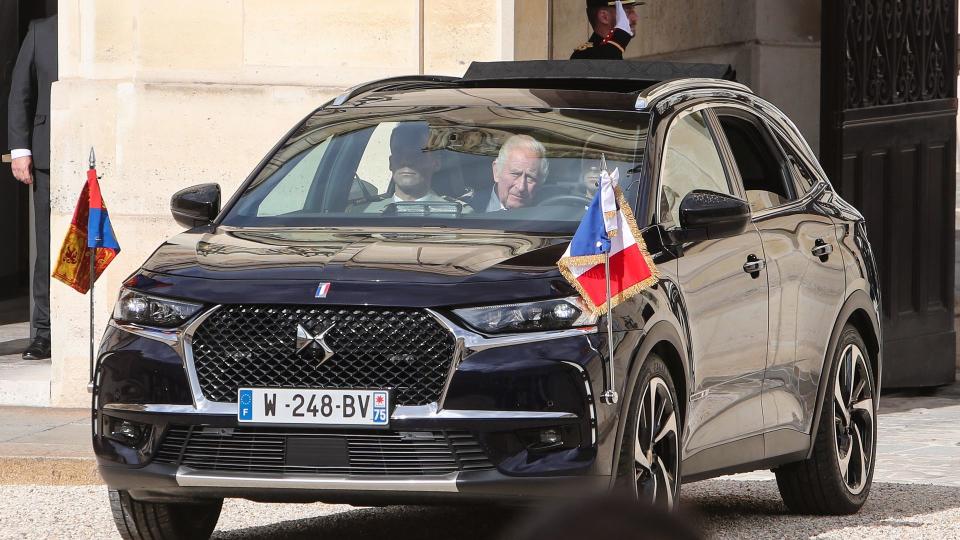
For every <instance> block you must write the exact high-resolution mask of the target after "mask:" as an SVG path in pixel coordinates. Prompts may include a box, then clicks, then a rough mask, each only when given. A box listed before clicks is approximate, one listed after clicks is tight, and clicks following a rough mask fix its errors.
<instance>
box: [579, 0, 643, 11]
mask: <svg viewBox="0 0 960 540" xmlns="http://www.w3.org/2000/svg"><path fill="white" fill-rule="evenodd" d="M620 1H621V2H623V5H625V6H642V5H644V4H646V2H637V0H620ZM615 5H617V2H616V0H587V9H589V8H600V7H613V6H615Z"/></svg>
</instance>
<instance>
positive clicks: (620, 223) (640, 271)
mask: <svg viewBox="0 0 960 540" xmlns="http://www.w3.org/2000/svg"><path fill="white" fill-rule="evenodd" d="M619 177H620V171H619V169H614V171H613V173H609V172H608V171H607V170H606V166H604V167H603V171H602V172H601V175H600V189H599V190H597V194H596V195H595V196H594V198H593V201H592V202H591V203H590V206H589V207H588V208H587V213H586V214H584V216H583V220H582V221H581V222H580V226H579V227H578V228H577V232H576V234H575V235H574V237H573V240H572V241H571V242H570V246H569V247H568V248H567V251H566V253H564V255H563V257H562V258H561V259H560V262H559V263H557V264H558V266H559V267H560V272H561V273H562V274H563V276H564V277H565V278H566V279H567V281H569V282H570V284H571V285H573V286H574V287H575V288H576V289H577V291H578V292H579V293H580V296H582V297H583V299H584V300H585V301H586V303H587V306H588V307H589V308H590V309H591V310H593V312H594V313H596V314H600V315H602V314H604V313H606V312H607V310H608V309H613V307H616V306H617V305H618V304H620V303H622V302H625V301H627V300H628V299H630V298H631V297H632V296H634V295H636V294H637V293H639V292H640V291H642V290H643V289H646V288H647V287H649V286H651V285H653V284H654V283H656V282H657V279H658V278H659V275H658V273H657V269H656V267H655V266H654V264H653V260H652V259H651V258H650V254H649V253H647V246H646V245H645V244H644V242H643V238H642V237H641V236H640V231H639V229H638V228H637V222H636V220H635V219H634V217H633V211H632V210H631V209H630V204H629V203H627V201H626V198H625V197H624V196H623V192H622V191H621V190H620V186H619V185H618V181H619ZM608 261H609V279H610V282H609V285H608V283H607V275H608V272H607V270H608V268H607V264H608ZM607 291H609V296H608V293H607Z"/></svg>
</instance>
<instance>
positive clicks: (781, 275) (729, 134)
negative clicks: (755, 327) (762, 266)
mask: <svg viewBox="0 0 960 540" xmlns="http://www.w3.org/2000/svg"><path fill="white" fill-rule="evenodd" d="M716 113H717V120H718V122H719V124H720V126H721V130H722V131H723V133H724V138H725V139H726V142H727V144H728V151H729V152H730V154H731V155H732V158H733V159H732V161H733V162H734V163H735V165H736V171H734V172H735V174H736V175H737V176H738V177H739V179H740V181H741V182H742V185H743V188H744V190H745V193H746V195H747V200H748V202H749V203H750V206H751V210H752V211H753V216H754V217H753V221H754V224H755V225H756V227H757V229H758V230H759V232H760V236H761V239H762V241H763V251H764V253H765V256H766V262H767V272H768V279H769V287H770V308H769V327H770V343H769V348H768V353H767V370H766V375H765V379H764V383H763V385H764V396H763V406H764V427H765V428H766V429H767V430H773V429H777V428H789V429H792V430H796V431H800V432H806V431H807V430H808V429H809V427H810V426H809V423H810V420H811V413H812V412H813V409H814V404H815V400H816V394H817V383H818V381H819V378H820V371H821V368H822V366H823V363H824V356H825V354H826V348H827V342H828V341H829V338H830V333H831V331H832V328H833V324H834V322H835V320H836V317H837V314H838V312H839V309H840V306H841V305H842V303H843V294H844V290H845V276H844V267H843V260H842V257H841V254H840V250H839V249H838V247H839V243H838V236H837V229H836V227H835V225H834V222H833V220H832V219H831V217H830V216H829V215H827V214H826V213H825V211H824V209H823V207H822V206H821V205H820V204H819V196H821V192H822V191H823V190H822V188H823V186H822V185H819V184H817V182H816V181H815V180H814V178H815V177H814V176H813V175H812V174H810V172H809V169H808V168H807V166H806V165H805V164H804V163H803V160H802V159H801V158H800V155H801V154H800V152H798V151H797V150H796V149H795V148H794V146H793V144H792V142H791V141H790V139H789V138H788V137H786V136H785V135H784V134H782V133H779V132H778V131H777V130H776V129H775V128H773V127H772V126H771V125H770V124H768V123H767V122H766V120H764V119H763V118H762V117H759V116H757V115H755V114H754V113H753V112H751V111H748V110H745V109H741V108H733V107H731V108H726V109H718V110H717V111H716ZM828 195H829V194H828ZM787 439H789V437H788V438H787ZM768 446H771V447H770V448H767V454H768V455H769V454H777V453H779V449H778V448H776V447H775V446H776V445H770V444H768ZM785 450H789V449H785Z"/></svg>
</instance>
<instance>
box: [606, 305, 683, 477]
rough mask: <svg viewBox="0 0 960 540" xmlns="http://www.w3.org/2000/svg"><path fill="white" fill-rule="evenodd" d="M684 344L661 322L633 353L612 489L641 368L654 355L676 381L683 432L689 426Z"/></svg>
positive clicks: (622, 400)
mask: <svg viewBox="0 0 960 540" xmlns="http://www.w3.org/2000/svg"><path fill="white" fill-rule="evenodd" d="M682 343H683V342H682V341H681V340H680V334H679V333H678V332H677V330H676V328H674V327H673V325H671V324H670V323H668V322H667V321H660V322H658V323H657V324H655V325H653V326H652V327H651V328H650V329H649V331H647V333H646V335H644V337H643V338H642V339H641V340H640V342H639V343H638V344H637V346H636V347H635V348H634V350H633V353H632V355H631V357H630V364H629V366H628V370H627V376H626V378H625V379H624V383H623V392H621V395H620V401H619V403H618V405H619V407H618V409H619V413H618V420H617V432H616V433H617V435H616V439H615V445H614V449H615V451H614V452H613V463H612V470H613V471H614V474H613V475H611V479H610V482H611V488H612V487H613V482H614V481H615V480H616V470H617V459H618V457H619V455H620V452H619V448H620V446H621V445H622V444H623V434H624V432H625V430H626V427H627V426H626V419H627V418H628V417H629V412H630V402H631V400H632V399H633V392H634V390H635V389H636V383H637V378H638V377H639V376H640V368H642V367H643V364H644V362H645V361H646V360H647V358H649V356H650V354H651V353H655V354H657V355H658V356H660V357H661V358H662V359H663V361H664V363H666V365H667V369H668V370H669V372H670V377H671V378H672V379H673V384H674V389H675V391H676V392H677V402H678V403H677V405H678V406H679V408H680V417H681V421H680V425H681V426H682V427H681V430H682V429H683V428H684V427H685V426H686V414H687V409H688V407H687V404H688V402H689V390H688V389H689V388H690V369H689V362H688V361H687V358H686V356H685V355H684V354H683V353H682V352H681V351H683V350H684V348H683V346H682Z"/></svg>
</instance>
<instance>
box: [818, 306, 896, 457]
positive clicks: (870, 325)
mask: <svg viewBox="0 0 960 540" xmlns="http://www.w3.org/2000/svg"><path fill="white" fill-rule="evenodd" d="M848 323H849V324H850V325H852V326H853V327H854V328H856V329H857V331H858V332H859V333H860V337H862V338H863V341H864V343H865V344H866V345H867V353H868V355H869V356H870V367H871V369H872V370H873V377H874V387H875V388H876V394H877V398H876V400H875V406H878V405H879V401H880V400H879V396H880V380H881V376H882V375H883V354H882V348H881V333H880V332H881V330H880V320H879V314H878V313H877V310H876V308H875V306H874V304H873V302H871V301H870V297H869V296H867V293H866V292H864V291H862V290H858V291H854V292H853V293H852V294H851V295H850V296H849V297H848V298H847V300H846V302H844V304H843V307H842V308H840V314H839V315H838V316H837V320H836V322H835V323H834V325H833V331H832V332H831V333H830V344H829V345H828V346H827V353H826V355H825V356H824V358H823V368H822V369H821V370H820V382H819V384H818V385H817V402H816V410H815V411H814V414H813V421H812V422H811V424H810V433H809V436H810V448H809V449H808V450H807V458H808V459H809V458H810V456H811V455H813V448H814V439H815V438H816V433H817V426H818V425H819V424H820V415H821V414H822V413H823V406H824V403H825V401H826V396H827V389H828V387H829V386H830V374H831V373H832V371H833V364H832V362H833V357H834V356H835V355H836V353H837V344H838V343H839V341H840V334H841V333H842V332H843V328H844V327H845V326H846V325H847V324H848Z"/></svg>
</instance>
